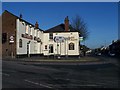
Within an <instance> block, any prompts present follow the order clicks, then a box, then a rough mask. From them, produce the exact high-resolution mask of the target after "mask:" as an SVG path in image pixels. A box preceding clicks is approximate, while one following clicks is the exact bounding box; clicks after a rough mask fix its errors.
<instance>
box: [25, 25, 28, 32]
mask: <svg viewBox="0 0 120 90" xmlns="http://www.w3.org/2000/svg"><path fill="white" fill-rule="evenodd" d="M25 30H26V33H27V34H28V25H26V27H25Z"/></svg>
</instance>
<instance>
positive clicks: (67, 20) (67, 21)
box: [64, 16, 69, 31]
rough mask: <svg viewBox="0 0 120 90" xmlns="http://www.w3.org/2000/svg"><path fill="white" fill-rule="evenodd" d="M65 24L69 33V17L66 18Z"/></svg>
mask: <svg viewBox="0 0 120 90" xmlns="http://www.w3.org/2000/svg"><path fill="white" fill-rule="evenodd" d="M64 24H65V31H69V19H68V16H67V17H66V18H65V20H64Z"/></svg>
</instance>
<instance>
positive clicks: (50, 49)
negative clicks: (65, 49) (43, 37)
mask: <svg viewBox="0 0 120 90" xmlns="http://www.w3.org/2000/svg"><path fill="white" fill-rule="evenodd" d="M49 53H53V44H50V45H49Z"/></svg>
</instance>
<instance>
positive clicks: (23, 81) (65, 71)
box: [2, 61, 120, 90]
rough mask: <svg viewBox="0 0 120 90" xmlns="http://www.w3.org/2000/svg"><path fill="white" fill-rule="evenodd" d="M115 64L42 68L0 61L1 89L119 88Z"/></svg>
mask: <svg viewBox="0 0 120 90" xmlns="http://www.w3.org/2000/svg"><path fill="white" fill-rule="evenodd" d="M118 72H119V68H118V66H116V65H115V64H103V65H102V64H97V65H95V64H94V65H92V64H90V65H79V64H78V65H72V64H71V65H56V64H54V65H53V64H52V65H48V64H47V65H45V64H35V63H33V64H32V63H30V64H28V62H18V61H3V62H2V88H47V89H52V90H59V89H61V88H69V89H70V88H120V87H119V85H118V84H119V82H120V80H119V76H118Z"/></svg>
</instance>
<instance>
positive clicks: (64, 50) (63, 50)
mask: <svg viewBox="0 0 120 90" xmlns="http://www.w3.org/2000/svg"><path fill="white" fill-rule="evenodd" d="M55 36H63V37H66V38H67V37H74V39H76V40H74V41H73V40H66V41H65V42H62V43H58V44H59V46H58V48H57V43H56V42H54V40H49V33H44V40H43V46H44V48H43V51H44V55H52V54H60V55H79V35H78V32H61V33H53V37H55ZM71 42H72V43H74V45H75V47H74V50H69V47H68V44H69V43H71ZM50 44H53V48H54V53H49V45H50ZM45 45H47V46H48V48H47V50H46V49H45Z"/></svg>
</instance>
